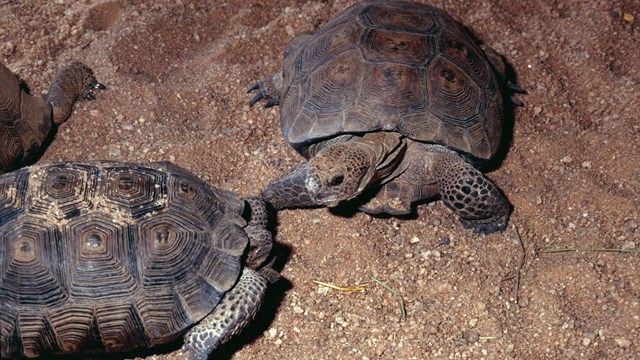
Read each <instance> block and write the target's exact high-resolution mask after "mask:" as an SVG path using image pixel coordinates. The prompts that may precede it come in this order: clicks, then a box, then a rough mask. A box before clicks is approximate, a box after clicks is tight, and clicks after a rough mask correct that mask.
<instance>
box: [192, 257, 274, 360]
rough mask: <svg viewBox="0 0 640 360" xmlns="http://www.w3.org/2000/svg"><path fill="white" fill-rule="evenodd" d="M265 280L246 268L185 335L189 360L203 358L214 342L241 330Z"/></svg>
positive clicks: (255, 306)
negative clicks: (227, 290)
mask: <svg viewBox="0 0 640 360" xmlns="http://www.w3.org/2000/svg"><path fill="white" fill-rule="evenodd" d="M267 284H268V282H267V279H265V278H264V277H263V276H262V275H260V274H258V273H256V272H255V271H253V270H251V269H248V268H245V269H244V270H243V272H242V276H241V277H240V280H239V281H238V283H237V284H236V286H234V287H233V289H231V290H230V291H229V292H227V293H226V294H225V295H224V297H223V298H222V300H221V301H220V303H219V304H218V306H216V308H215V309H214V310H213V311H212V312H211V314H209V315H207V317H205V318H204V319H202V321H200V323H199V324H197V325H196V326H194V327H193V328H191V330H189V332H188V333H187V334H186V335H185V337H184V345H183V347H182V351H184V352H186V353H187V354H188V358H189V360H206V359H207V357H208V355H209V353H210V352H211V350H213V348H215V347H216V345H217V344H220V343H223V342H225V341H226V340H227V339H229V338H231V337H232V336H234V335H235V334H237V333H238V332H240V330H242V329H243V328H244V327H245V326H246V325H247V324H248V323H249V322H250V321H251V320H252V319H253V318H254V317H255V315H256V312H257V311H258V309H259V308H260V305H261V304H262V300H263V298H264V294H265V292H266V290H267Z"/></svg>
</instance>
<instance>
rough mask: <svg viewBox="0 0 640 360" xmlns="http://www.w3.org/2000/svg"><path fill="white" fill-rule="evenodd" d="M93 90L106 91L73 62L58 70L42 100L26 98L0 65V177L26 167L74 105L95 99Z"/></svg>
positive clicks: (89, 73)
mask: <svg viewBox="0 0 640 360" xmlns="http://www.w3.org/2000/svg"><path fill="white" fill-rule="evenodd" d="M94 89H106V87H105V86H104V85H103V84H100V83H99V82H97V80H96V78H95V76H94V75H93V70H91V68H89V67H88V66H86V65H85V64H83V63H81V62H78V61H72V62H71V63H69V64H68V65H66V66H65V67H63V68H62V69H60V70H59V71H58V72H57V73H56V75H55V76H54V77H53V80H52V81H51V84H50V85H49V91H48V93H47V95H46V96H45V97H44V98H43V97H40V96H32V95H29V94H28V93H27V92H26V91H25V89H23V88H22V86H21V85H20V81H19V80H18V78H17V77H16V76H15V75H14V74H13V73H12V72H11V71H10V70H9V69H7V67H6V66H4V65H2V64H0V174H3V173H5V172H9V171H11V170H13V169H17V168H19V167H20V166H22V165H24V164H27V163H29V162H31V161H33V160H35V158H36V157H37V156H38V155H39V154H40V153H41V152H42V150H43V149H42V146H43V144H45V143H46V142H47V140H48V138H49V137H50V136H51V135H53V134H51V129H52V128H53V127H54V124H55V125H60V124H61V123H63V122H65V121H66V120H67V119H68V118H69V116H70V115H71V111H72V106H73V103H74V102H75V101H76V100H78V99H80V98H84V99H87V100H93V99H95V96H94V93H93V90H94Z"/></svg>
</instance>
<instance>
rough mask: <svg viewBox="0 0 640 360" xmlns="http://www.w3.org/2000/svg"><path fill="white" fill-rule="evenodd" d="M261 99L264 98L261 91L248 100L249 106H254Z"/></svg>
mask: <svg viewBox="0 0 640 360" xmlns="http://www.w3.org/2000/svg"><path fill="white" fill-rule="evenodd" d="M263 98H264V94H263V93H262V91H260V92H258V93H257V94H255V96H254V97H252V98H251V100H249V106H253V105H255V104H256V103H257V102H258V101H260V100H262V99H263Z"/></svg>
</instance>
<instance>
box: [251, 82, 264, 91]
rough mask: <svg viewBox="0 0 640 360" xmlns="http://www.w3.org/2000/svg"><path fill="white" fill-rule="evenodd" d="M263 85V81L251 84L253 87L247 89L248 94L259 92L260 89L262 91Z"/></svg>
mask: <svg viewBox="0 0 640 360" xmlns="http://www.w3.org/2000/svg"><path fill="white" fill-rule="evenodd" d="M261 83H262V82H261V81H257V82H254V83H253V84H251V86H249V87H248V88H247V92H248V93H250V92H252V91H253V90H258V89H260V87H261V86H262V84H261Z"/></svg>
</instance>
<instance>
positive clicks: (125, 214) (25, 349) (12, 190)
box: [0, 161, 279, 359]
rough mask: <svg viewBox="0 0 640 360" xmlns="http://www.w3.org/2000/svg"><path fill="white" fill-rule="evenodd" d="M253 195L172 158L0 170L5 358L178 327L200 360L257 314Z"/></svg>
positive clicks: (173, 334) (109, 343)
mask: <svg viewBox="0 0 640 360" xmlns="http://www.w3.org/2000/svg"><path fill="white" fill-rule="evenodd" d="M266 214H267V210H266V207H265V203H264V202H263V201H262V200H261V199H260V198H259V197H247V198H240V197H238V196H236V195H235V194H234V193H232V192H230V191H225V190H220V189H216V188H210V187H209V186H207V185H206V184H205V183H203V182H202V181H200V180H199V179H198V178H196V177H195V176H194V175H192V174H190V173H189V172H187V171H186V170H184V169H182V168H180V167H178V166H176V165H172V164H171V163H166V162H160V163H140V164H132V163H121V162H112V161H91V162H84V163H82V162H77V163H52V164H39V165H34V166H31V167H26V168H22V169H19V170H16V171H13V172H10V173H7V174H4V175H2V176H0V301H1V302H2V312H0V333H1V335H2V339H1V345H2V358H3V359H4V358H14V357H37V356H40V355H45V354H47V355H49V354H71V353H115V352H124V351H129V350H132V349H143V348H149V347H152V346H155V345H158V344H164V343H169V342H172V341H173V340H176V339H178V338H179V337H180V336H182V335H183V334H184V337H183V338H184V345H183V347H182V350H183V351H184V352H185V353H186V354H188V358H189V359H206V358H207V355H208V354H209V353H210V352H211V351H212V350H213V349H215V348H216V347H217V346H218V345H219V344H221V343H223V342H224V341H226V340H227V339H229V338H230V337H231V336H232V335H234V334H236V333H238V332H239V331H240V330H241V329H242V328H244V327H245V326H246V325H247V324H248V323H249V322H250V321H251V320H252V319H253V317H254V316H255V314H256V312H257V311H258V308H259V307H260V305H261V303H262V301H263V298H264V295H265V289H266V288H267V285H268V283H271V282H275V281H276V280H277V279H278V277H279V274H278V272H276V271H275V270H274V269H272V267H271V266H272V262H271V263H268V264H265V261H266V260H267V258H268V257H269V256H270V251H271V250H270V249H271V245H272V237H271V233H270V232H269V231H268V230H267V229H266V223H267V217H266Z"/></svg>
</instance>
